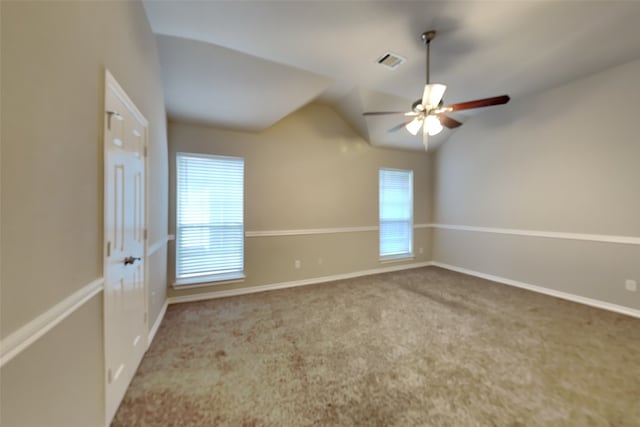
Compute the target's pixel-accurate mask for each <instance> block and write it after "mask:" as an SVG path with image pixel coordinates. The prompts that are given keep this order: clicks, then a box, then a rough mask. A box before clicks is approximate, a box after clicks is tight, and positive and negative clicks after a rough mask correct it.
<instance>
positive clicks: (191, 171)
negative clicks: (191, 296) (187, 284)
mask: <svg viewBox="0 0 640 427" xmlns="http://www.w3.org/2000/svg"><path fill="white" fill-rule="evenodd" d="M176 177H177V178H176V180H177V226H176V228H177V230H176V279H185V278H194V277H205V276H206V279H207V280H224V279H229V278H233V277H234V276H242V272H243V270H244V159H242V158H236V157H222V156H206V155H196V154H182V153H180V154H178V156H177V159H176ZM208 276H212V277H208Z"/></svg>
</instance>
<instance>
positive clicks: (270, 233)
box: [244, 224, 430, 237]
mask: <svg viewBox="0 0 640 427" xmlns="http://www.w3.org/2000/svg"><path fill="white" fill-rule="evenodd" d="M428 227H430V224H414V225H413V228H428ZM378 229H379V227H378V226H377V225H366V226H361V227H331V228H303V229H296V230H253V231H246V232H245V233H244V235H245V237H276V236H305V235H311V234H337V233H360V232H366V231H378Z"/></svg>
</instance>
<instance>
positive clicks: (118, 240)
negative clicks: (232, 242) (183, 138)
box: [104, 71, 148, 424]
mask: <svg viewBox="0 0 640 427" xmlns="http://www.w3.org/2000/svg"><path fill="white" fill-rule="evenodd" d="M105 107H106V108H105V110H106V111H105V119H104V121H105V124H104V135H105V137H104V146H105V173H104V175H105V206H104V207H105V214H104V231H105V236H104V240H105V249H104V275H105V290H104V346H105V365H106V366H105V367H106V369H105V384H106V396H105V397H106V414H105V415H106V417H107V419H106V421H107V424H108V423H110V422H111V420H112V418H113V416H114V415H115V412H116V410H117V409H118V406H119V405H120V402H121V401H122V398H123V396H124V393H125V392H126V390H127V387H128V386H129V382H130V381H131V378H132V377H133V374H134V373H135V371H136V369H137V367H138V364H139V363H140V360H141V359H142V356H143V354H144V352H145V349H146V346H147V311H146V296H145V295H146V294H145V239H146V231H145V230H146V228H145V227H146V226H145V218H146V216H145V153H146V140H147V128H148V124H147V121H146V119H145V118H144V117H143V116H142V115H141V114H140V112H139V111H138V109H137V108H136V107H135V105H133V103H132V102H131V101H130V99H129V98H128V97H127V95H126V94H125V93H124V91H123V90H122V88H121V87H120V86H119V85H118V83H117V82H116V81H115V79H114V78H113V76H111V74H110V73H109V72H108V71H107V75H106V91H105Z"/></svg>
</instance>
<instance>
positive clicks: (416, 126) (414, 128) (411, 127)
mask: <svg viewBox="0 0 640 427" xmlns="http://www.w3.org/2000/svg"><path fill="white" fill-rule="evenodd" d="M420 126H422V117H419V116H418V117H416V118H415V119H413V120H411V121H410V122H409V123H407V124H406V125H405V127H406V128H407V130H408V131H409V133H410V134H411V135H417V134H418V131H419V130H420Z"/></svg>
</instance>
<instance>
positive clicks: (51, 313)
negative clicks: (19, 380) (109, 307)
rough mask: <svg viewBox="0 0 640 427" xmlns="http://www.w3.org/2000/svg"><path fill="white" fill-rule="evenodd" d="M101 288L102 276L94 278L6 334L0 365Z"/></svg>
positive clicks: (1, 349) (2, 344)
mask: <svg viewBox="0 0 640 427" xmlns="http://www.w3.org/2000/svg"><path fill="white" fill-rule="evenodd" d="M103 289H104V278H102V277H100V278H98V279H95V280H93V281H91V282H89V283H87V284H86V285H84V286H83V287H82V288H80V289H78V290H77V291H75V292H74V293H72V294H71V295H69V296H68V297H66V298H65V299H63V300H62V301H60V302H59V303H57V304H55V305H54V306H53V307H51V308H49V309H48V310H47V311H45V312H44V313H42V314H41V315H39V316H38V317H36V318H34V319H33V320H31V321H30V322H28V323H26V324H25V325H23V326H22V327H20V328H18V329H17V330H16V331H14V332H12V333H11V334H9V335H7V336H6V337H5V338H4V339H3V340H2V341H1V342H0V366H4V364H5V363H7V362H9V361H10V360H11V359H13V358H14V357H16V356H17V355H18V354H20V353H21V352H22V351H24V350H25V349H26V348H28V347H29V346H30V345H31V344H33V343H34V342H36V341H37V340H38V339H39V338H40V337H42V336H43V335H45V334H46V333H47V332H49V331H50V330H51V329H53V328H54V327H55V326H57V325H58V324H59V323H60V322H62V321H63V320H64V319H66V318H67V317H69V315H71V314H72V313H73V312H74V311H76V310H77V309H78V308H80V307H81V306H82V305H83V304H84V303H86V302H87V301H89V300H90V299H91V298H93V297H94V296H95V295H96V294H98V293H99V292H100V291H102V290H103Z"/></svg>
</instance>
